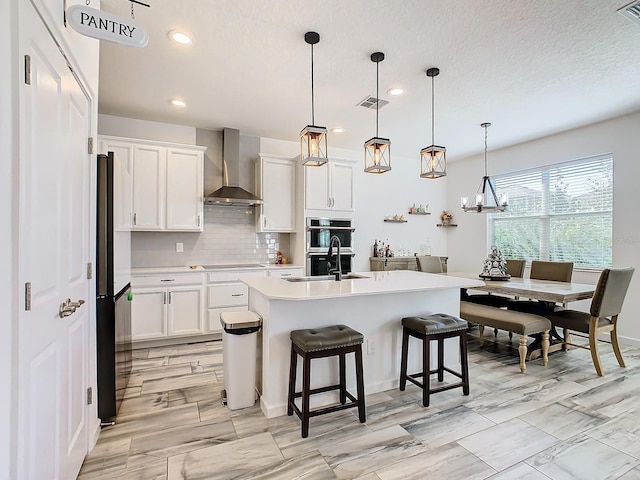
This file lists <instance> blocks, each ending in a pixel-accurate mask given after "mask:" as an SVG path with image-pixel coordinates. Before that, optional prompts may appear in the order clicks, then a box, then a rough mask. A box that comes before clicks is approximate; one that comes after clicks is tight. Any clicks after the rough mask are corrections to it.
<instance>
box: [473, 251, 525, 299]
mask: <svg viewBox="0 0 640 480" xmlns="http://www.w3.org/2000/svg"><path fill="white" fill-rule="evenodd" d="M506 263H507V273H508V274H509V275H511V276H512V277H516V278H518V277H520V278H521V277H522V276H523V275H524V267H525V265H526V263H527V262H526V260H521V259H511V258H510V259H507V260H506ZM464 300H465V301H467V302H471V303H480V304H482V305H489V306H492V307H498V308H501V307H506V306H507V305H508V304H509V303H512V302H514V301H515V300H514V299H513V297H505V296H503V295H495V294H492V293H481V294H472V295H467V296H466V298H465V299H464Z"/></svg>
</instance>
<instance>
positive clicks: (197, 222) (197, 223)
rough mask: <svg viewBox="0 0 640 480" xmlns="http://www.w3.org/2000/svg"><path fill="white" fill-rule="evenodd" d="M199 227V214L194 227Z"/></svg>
mask: <svg viewBox="0 0 640 480" xmlns="http://www.w3.org/2000/svg"><path fill="white" fill-rule="evenodd" d="M199 226H200V214H198V216H197V217H196V227H199Z"/></svg>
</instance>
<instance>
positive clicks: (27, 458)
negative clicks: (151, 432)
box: [17, 2, 93, 480]
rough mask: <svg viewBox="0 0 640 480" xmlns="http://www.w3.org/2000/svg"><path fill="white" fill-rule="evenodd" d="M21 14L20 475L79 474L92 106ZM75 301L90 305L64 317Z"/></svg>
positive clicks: (83, 436)
mask: <svg viewBox="0 0 640 480" xmlns="http://www.w3.org/2000/svg"><path fill="white" fill-rule="evenodd" d="M26 4H27V2H25V5H26ZM21 13H24V15H25V16H24V23H23V24H22V23H21V26H24V27H25V28H24V29H22V28H21V35H23V37H22V39H21V49H22V50H23V51H22V52H21V53H22V54H24V55H29V58H30V62H31V84H30V85H27V84H26V82H25V81H24V79H21V81H20V84H21V87H20V199H19V211H20V220H19V250H20V252H19V281H20V284H21V285H25V290H26V285H30V287H31V304H30V306H27V305H26V303H27V302H26V295H25V306H24V307H23V309H22V310H21V314H20V327H19V344H18V348H19V352H18V355H19V393H18V394H19V413H18V467H17V468H18V472H17V478H20V479H38V480H40V479H50V478H61V479H62V478H75V477H76V475H77V473H78V471H79V470H80V466H81V465H82V461H83V459H84V456H85V455H86V453H87V447H88V446H87V443H88V442H87V438H88V436H87V428H88V418H87V413H88V407H87V406H86V388H87V386H88V378H87V364H88V362H87V355H88V345H89V344H88V342H89V334H88V329H89V319H90V318H91V315H90V314H89V305H93V302H89V295H90V282H89V281H88V280H87V279H86V269H87V262H88V261H89V259H90V258H91V255H90V250H89V248H90V246H89V232H90V230H91V228H92V226H91V225H90V218H89V191H90V179H91V176H90V165H91V163H90V162H91V161H93V158H92V156H90V155H88V152H87V138H88V137H89V135H90V132H91V128H90V122H91V113H90V104H89V101H88V99H87V97H86V96H85V95H84V93H83V91H82V90H81V88H80V86H79V85H78V83H77V81H76V79H75V78H74V77H73V75H72V74H71V71H70V70H69V68H68V67H67V65H66V62H65V60H64V58H63V57H62V55H61V54H60V52H59V50H58V48H57V47H56V45H55V44H54V42H53V40H52V39H51V37H50V36H49V34H48V32H47V30H46V29H45V27H44V26H43V25H42V23H41V22H40V19H39V18H38V16H37V15H36V13H35V11H34V10H33V9H32V7H31V6H30V4H29V5H28V6H25V7H24V9H23V11H22V12H21ZM67 298H69V299H71V301H74V302H77V301H79V300H84V301H85V302H86V303H85V304H84V305H82V306H80V307H79V308H78V309H77V310H76V311H75V313H73V314H72V315H70V316H66V317H64V318H63V317H61V316H60V315H59V308H60V304H61V303H62V302H64V301H65V300H66V299H67Z"/></svg>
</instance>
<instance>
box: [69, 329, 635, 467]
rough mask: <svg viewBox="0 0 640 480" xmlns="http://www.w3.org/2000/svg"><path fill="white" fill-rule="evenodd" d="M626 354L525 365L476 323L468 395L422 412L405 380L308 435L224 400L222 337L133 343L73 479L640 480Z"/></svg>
mask: <svg viewBox="0 0 640 480" xmlns="http://www.w3.org/2000/svg"><path fill="white" fill-rule="evenodd" d="M485 338H486V337H485ZM623 355H624V357H625V360H626V362H627V368H620V367H619V366H618V365H617V363H616V360H615V357H614V355H613V353H612V352H611V349H610V347H609V346H608V345H606V344H601V356H602V359H603V363H604V368H605V376H604V377H598V376H597V375H596V373H595V370H594V368H593V365H592V363H591V357H590V353H589V352H588V351H586V350H581V349H573V350H571V351H569V352H557V353H554V354H552V355H551V356H550V358H549V365H548V366H547V367H543V366H542V364H541V362H540V360H534V361H530V362H527V370H526V373H525V374H521V373H520V371H519V368H518V356H517V341H514V342H513V343H512V344H510V343H509V342H508V336H507V334H506V333H505V332H500V333H499V334H498V337H497V339H495V340H494V341H488V342H485V345H484V347H483V348H480V347H479V345H478V342H477V340H476V333H475V332H474V331H471V332H470V334H469V365H470V367H469V371H470V379H471V393H470V395H469V396H466V397H465V396H463V395H462V390H461V389H459V388H458V389H453V390H449V391H446V392H442V393H438V394H435V395H433V396H432V397H431V406H430V407H428V408H423V407H422V406H421V392H420V391H419V389H418V388H417V387H416V386H414V385H412V384H408V385H407V389H406V391H404V392H400V391H398V390H390V391H387V392H382V393H377V394H372V395H369V396H368V397H367V422H366V423H365V424H361V423H359V422H358V418H357V411H355V410H347V411H341V412H336V413H333V414H329V415H324V416H320V417H316V418H312V419H311V426H310V431H309V437H308V438H306V439H303V438H301V437H300V423H299V420H298V419H297V417H295V416H294V417H287V416H284V417H279V418H274V419H270V420H267V419H266V418H264V416H263V415H262V412H261V411H260V408H259V406H258V404H256V406H254V407H251V408H247V409H243V410H237V411H233V412H232V411H229V410H228V409H227V408H225V407H224V406H223V405H222V403H221V401H220V391H221V390H222V388H223V368H222V342H206V343H194V344H188V345H182V346H172V347H162V348H151V349H144V350H135V351H134V359H133V373H132V376H131V381H130V383H129V386H128V389H127V393H126V398H125V400H124V401H123V403H122V407H121V409H120V412H119V415H118V422H117V424H116V425H115V426H112V427H108V428H104V429H103V430H102V432H101V434H100V438H99V440H98V443H97V445H96V447H95V448H94V449H93V451H92V452H91V453H90V454H89V455H88V456H87V458H86V460H85V462H84V464H83V466H82V470H81V471H80V475H79V477H78V478H79V479H81V480H89V479H100V480H107V479H115V478H118V479H129V480H134V479H135V480H178V479H180V480H186V479H189V480H198V479H202V480H204V479H207V480H209V479H224V480H232V479H282V480H292V479H305V480H324V479H336V478H337V479H358V480H387V479H424V478H429V479H469V480H472V479H485V478H492V479H496V480H498V479H499V480H511V479H513V480H515V479H527V480H539V479H554V480H556V479H557V480H560V479H579V480H588V479H593V480H603V479H618V478H619V479H624V480H640V403H639V402H638V398H640V349H629V348H627V349H625V350H624V352H623ZM445 378H446V377H445ZM452 380H454V381H455V379H453V378H452Z"/></svg>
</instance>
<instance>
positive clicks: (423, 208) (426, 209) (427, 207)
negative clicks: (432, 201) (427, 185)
mask: <svg viewBox="0 0 640 480" xmlns="http://www.w3.org/2000/svg"><path fill="white" fill-rule="evenodd" d="M428 210H429V204H428V203H427V204H426V205H425V206H424V207H423V206H422V205H420V206H419V207H418V213H427V211H428Z"/></svg>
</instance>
